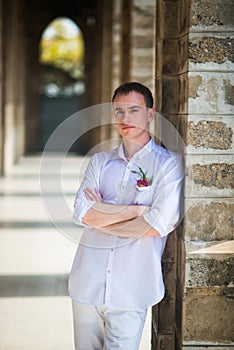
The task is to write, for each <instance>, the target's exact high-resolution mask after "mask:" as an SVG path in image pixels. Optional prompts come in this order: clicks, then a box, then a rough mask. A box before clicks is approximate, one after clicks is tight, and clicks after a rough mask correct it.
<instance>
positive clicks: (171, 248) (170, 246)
mask: <svg viewBox="0 0 234 350" xmlns="http://www.w3.org/2000/svg"><path fill="white" fill-rule="evenodd" d="M176 246H177V235H176V232H173V233H171V234H170V235H169V236H168V238H167V243H166V247H165V250H164V253H163V256H162V261H164V262H169V263H175V261H176V254H177V248H176Z"/></svg>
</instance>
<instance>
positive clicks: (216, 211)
mask: <svg viewBox="0 0 234 350" xmlns="http://www.w3.org/2000/svg"><path fill="white" fill-rule="evenodd" d="M233 5H234V3H233V2H232V1H229V0H223V1H221V0H192V1H191V4H190V33H189V46H188V50H189V51H188V55H189V67H188V70H189V74H188V77H189V95H188V117H187V118H186V138H187V167H188V169H187V170H188V171H187V179H186V191H185V195H186V205H187V213H186V218H185V237H184V238H185V257H186V264H185V285H184V296H183V319H182V320H183V324H182V344H183V346H184V347H183V348H184V349H195V348H196V349H197V347H199V349H205V348H206V346H207V345H209V346H210V347H211V348H212V349H219V348H220V349H221V348H222V349H224V348H225V349H229V348H230V347H233V346H234V343H233V342H234V334H233V327H232V325H233V316H232V314H231V311H230V310H231V308H232V305H233V304H232V303H233V284H232V277H233V270H232V267H233V253H234V247H233V244H232V242H233V241H231V240H232V239H233V209H234V205H233V200H232V197H233V183H234V182H233V169H234V165H233V131H234V123H233V114H234V108H233V104H234V94H233V90H234V88H233V84H234V81H233V70H234V64H233V61H234V57H233V35H232V33H233V17H232V16H233V12H234V6H233Z"/></svg>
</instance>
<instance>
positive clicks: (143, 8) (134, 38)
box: [129, 0, 156, 93]
mask: <svg viewBox="0 0 234 350" xmlns="http://www.w3.org/2000/svg"><path fill="white" fill-rule="evenodd" d="M155 3H156V2H155V0H144V1H142V0H132V11H131V28H129V30H130V34H131V52H130V79H131V80H135V81H139V82H141V83H142V84H145V85H147V86H148V87H149V88H150V89H151V90H152V92H153V93H154V83H155V79H154V76H155V69H154V68H155V64H154V62H155V49H154V47H155V16H156V5H155Z"/></svg>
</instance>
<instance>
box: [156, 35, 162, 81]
mask: <svg viewBox="0 0 234 350" xmlns="http://www.w3.org/2000/svg"><path fill="white" fill-rule="evenodd" d="M162 47H163V40H159V41H158V42H157V43H156V52H155V54H156V57H155V58H156V64H155V69H156V72H155V74H156V77H157V78H159V77H161V76H162V67H163V49H162Z"/></svg>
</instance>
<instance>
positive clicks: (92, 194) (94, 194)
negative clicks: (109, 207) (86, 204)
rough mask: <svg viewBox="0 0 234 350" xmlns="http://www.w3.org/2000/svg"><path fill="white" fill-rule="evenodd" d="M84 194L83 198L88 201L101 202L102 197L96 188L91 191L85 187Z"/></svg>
mask: <svg viewBox="0 0 234 350" xmlns="http://www.w3.org/2000/svg"><path fill="white" fill-rule="evenodd" d="M84 194H85V197H86V198H87V199H88V200H90V201H95V202H102V196H101V194H100V192H99V191H98V190H97V189H96V188H94V189H92V188H90V187H86V188H85V189H84Z"/></svg>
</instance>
